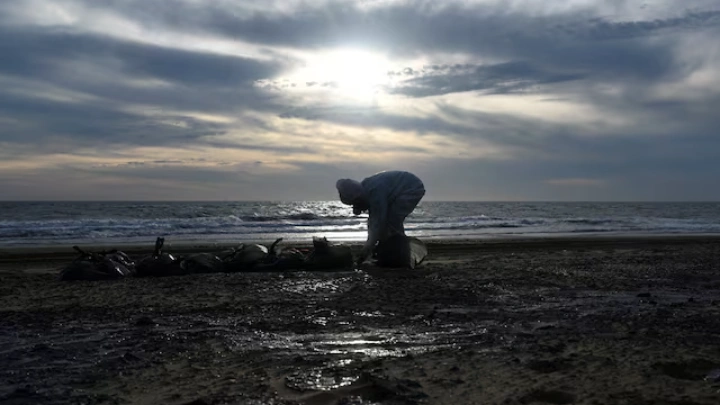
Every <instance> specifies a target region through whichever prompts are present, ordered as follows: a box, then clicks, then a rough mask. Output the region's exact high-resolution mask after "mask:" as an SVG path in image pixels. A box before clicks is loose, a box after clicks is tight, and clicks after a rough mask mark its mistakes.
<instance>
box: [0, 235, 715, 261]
mask: <svg viewBox="0 0 720 405" xmlns="http://www.w3.org/2000/svg"><path fill="white" fill-rule="evenodd" d="M330 240H331V241H332V239H330ZM422 240H423V242H425V243H426V245H427V247H428V253H429V255H433V254H441V255H446V254H453V253H467V252H483V251H521V250H538V249H542V250H549V251H553V250H563V249H589V248H620V247H625V248H640V247H650V246H654V245H683V244H693V245H697V244H720V234H646V235H640V234H632V235H629V234H613V235H607V234H604V235H582V236H580V235H578V236H567V235H562V236H560V235H558V236H555V235H542V236H527V235H523V236H517V237H514V236H508V237H490V238H438V239H432V238H429V239H422ZM244 243H247V244H252V243H260V244H264V245H269V244H270V243H272V241H267V240H260V241H245V242H244ZM339 243H343V244H347V245H350V246H351V248H352V249H353V250H354V251H355V250H359V249H360V247H361V246H362V242H361V241H349V242H339ZM239 244H240V242H238V243H214V242H203V241H192V242H190V241H188V242H172V241H170V242H168V240H167V239H166V243H165V248H164V250H165V251H167V252H169V253H173V254H175V255H183V254H192V253H199V252H220V251H222V250H227V249H230V248H233V247H237V246H238V245H239ZM280 245H281V246H292V247H299V248H307V247H312V240H307V241H294V240H288V241H287V242H285V241H283V242H280ZM72 246H73V245H36V246H0V264H2V265H3V267H8V265H12V264H17V263H38V262H59V261H66V260H72V259H73V258H75V257H76V256H77V252H76V251H75V250H73V248H72ZM77 246H79V247H81V248H83V249H84V250H90V251H102V250H111V249H118V250H122V251H123V252H125V253H127V254H129V255H131V256H141V255H146V254H150V253H151V252H152V251H153V249H154V240H153V241H151V242H148V243H147V244H138V243H125V244H123V243H118V244H103V243H92V244H77Z"/></svg>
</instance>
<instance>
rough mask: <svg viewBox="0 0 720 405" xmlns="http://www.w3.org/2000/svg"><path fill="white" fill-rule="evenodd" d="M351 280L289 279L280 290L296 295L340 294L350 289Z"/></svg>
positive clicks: (281, 285) (282, 284)
mask: <svg viewBox="0 0 720 405" xmlns="http://www.w3.org/2000/svg"><path fill="white" fill-rule="evenodd" d="M351 281H352V280H351V279H350V278H339V279H331V280H319V279H289V280H284V281H283V282H282V283H281V284H280V289H281V290H283V291H287V292H291V293H295V294H308V293H322V294H330V293H338V292H342V291H344V290H345V289H346V288H349V285H350V282H351Z"/></svg>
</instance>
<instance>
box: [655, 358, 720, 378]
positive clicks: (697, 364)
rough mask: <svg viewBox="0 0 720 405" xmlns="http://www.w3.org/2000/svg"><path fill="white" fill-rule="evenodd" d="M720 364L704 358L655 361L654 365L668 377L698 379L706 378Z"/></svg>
mask: <svg viewBox="0 0 720 405" xmlns="http://www.w3.org/2000/svg"><path fill="white" fill-rule="evenodd" d="M719 365H720V364H718V363H715V362H712V361H708V360H705V359H691V360H686V361H680V362H663V363H656V364H655V365H654V367H655V368H656V369H657V370H659V371H660V372H662V373H663V374H665V375H667V376H668V377H672V378H677V379H679V380H689V381H699V380H704V379H706V378H707V376H708V375H710V373H711V372H712V371H713V370H715V369H717V368H718V366H719Z"/></svg>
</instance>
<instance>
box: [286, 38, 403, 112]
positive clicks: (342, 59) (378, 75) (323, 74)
mask: <svg viewBox="0 0 720 405" xmlns="http://www.w3.org/2000/svg"><path fill="white" fill-rule="evenodd" d="M391 69H392V68H391V64H390V62H389V61H388V60H387V59H385V58H384V57H382V56H381V55H379V54H376V53H373V52H370V51H364V50H356V49H342V50H334V51H329V52H323V53H318V54H312V55H309V56H308V58H307V59H306V64H305V66H304V67H303V68H301V69H299V70H298V71H297V72H296V74H294V75H293V76H294V78H295V80H298V81H300V82H301V83H303V84H304V85H305V87H308V88H320V89H327V90H331V91H333V92H334V93H335V94H336V95H338V96H340V97H343V98H348V99H357V100H367V99H371V98H373V97H374V96H375V95H376V94H377V92H378V91H380V90H381V88H382V86H383V85H385V84H386V83H387V82H388V72H389V71H390V70H391Z"/></svg>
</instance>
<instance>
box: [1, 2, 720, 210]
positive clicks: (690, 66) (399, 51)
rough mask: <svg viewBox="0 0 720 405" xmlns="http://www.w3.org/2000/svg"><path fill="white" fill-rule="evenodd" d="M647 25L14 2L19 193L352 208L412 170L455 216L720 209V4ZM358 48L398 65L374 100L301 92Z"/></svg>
mask: <svg viewBox="0 0 720 405" xmlns="http://www.w3.org/2000/svg"><path fill="white" fill-rule="evenodd" d="M637 6H638V5H637V3H635V2H632V1H615V2H599V1H585V2H565V3H557V4H549V3H542V2H534V1H523V0H518V1H514V2H493V1H471V2H462V3H460V2H442V3H438V2H430V1H389V2H384V1H383V2H370V3H368V2H361V1H357V2H336V1H330V2H327V1H311V2H294V1H292V2H291V1H278V2H272V3H271V2H228V1H225V2H212V3H207V2H197V1H189V0H188V1H167V0H143V1H135V0H132V1H107V2H95V1H89V0H55V1H51V0H33V1H29V2H5V3H2V4H0V57H2V58H3V61H4V62H3V63H1V64H0V88H1V89H2V90H0V187H2V188H3V190H5V191H7V192H8V194H7V195H13V196H20V197H21V196H22V195H27V196H29V197H31V196H40V195H41V194H39V193H40V191H37V190H36V191H33V190H35V189H43V187H46V188H44V189H43V190H44V191H43V193H44V194H42V195H43V196H45V197H43V198H52V195H56V196H57V195H61V194H63V193H64V192H66V193H67V194H68V195H70V194H72V195H76V196H79V197H83V196H84V197H88V196H91V195H93V194H92V191H89V190H90V189H89V188H90V187H102V185H103V184H106V185H107V184H110V185H121V186H122V187H124V188H123V190H124V194H123V193H120V192H119V191H118V192H117V193H116V194H118V193H119V194H123V195H135V196H137V198H151V197H152V195H153V187H155V188H156V189H157V190H158V191H157V192H158V193H160V190H162V193H163V195H165V196H172V198H190V197H192V196H193V195H207V196H212V197H213V198H240V199H247V198H278V199H287V198H289V199H294V198H313V197H317V198H334V197H335V196H334V192H333V188H332V187H331V186H332V184H333V179H334V178H335V177H337V176H340V175H341V174H342V175H343V176H346V177H361V176H362V175H363V174H364V173H368V174H369V173H370V172H372V171H376V170H385V169H392V168H408V169H411V170H414V171H417V172H418V173H420V174H421V177H423V179H427V181H426V183H427V185H428V190H429V197H431V198H438V199H454V198H457V199H474V198H484V199H485V198H489V199H493V198H500V199H502V198H509V199H523V198H526V199H547V198H568V199H576V198H580V197H582V198H585V197H588V198H590V197H592V198H597V199H612V198H620V199H633V198H637V199H645V198H665V199H668V198H671V197H673V196H676V195H681V196H683V197H687V198H702V199H710V198H720V195H718V194H717V193H718V191H715V190H716V188H713V187H710V186H709V185H711V184H714V183H713V181H715V180H713V179H716V178H717V176H719V175H720V165H719V164H718V163H717V162H718V161H720V141H719V140H718V137H717V128H718V127H720V118H718V116H717V113H716V112H715V111H714V108H713V107H714V106H716V105H718V103H719V102H720V74H718V73H717V72H718V71H719V69H720V45H719V43H718V41H717V40H716V38H717V37H718V35H720V7H718V5H717V4H716V2H712V1H705V0H698V1H689V2H684V3H682V5H680V4H679V3H677V2H671V1H658V2H654V3H652V4H650V5H649V6H648V7H644V8H640V7H637ZM348 49H356V50H357V49H360V50H364V51H367V55H370V56H372V55H376V56H378V58H377V59H378V60H381V59H382V60H385V59H387V60H389V62H388V65H387V69H384V68H383V69H381V70H380V72H381V75H382V72H385V71H387V72H388V74H387V76H386V77H385V78H381V79H387V80H385V81H383V80H378V82H377V83H375V85H376V86H375V90H376V91H374V92H372V94H370V92H364V91H361V90H363V89H359V90H358V89H357V84H358V83H364V82H363V80H365V79H366V78H365V76H363V74H364V73H365V71H366V70H370V69H376V68H377V66H371V65H369V64H368V65H365V64H364V63H366V62H368V61H366V60H363V59H358V60H351V61H346V62H348V63H347V66H345V65H344V64H339V65H338V66H334V65H333V66H326V69H319V70H318V72H319V73H318V72H316V73H317V74H314V75H310V76H308V77H307V78H306V77H304V76H297V75H295V76H294V74H295V73H297V70H298V69H302V68H306V67H308V66H310V67H312V66H317V65H322V61H325V60H328V59H323V58H324V57H325V56H327V53H328V52H331V51H334V50H338V51H342V50H348ZM342 54H343V55H345V54H347V55H352V52H350V53H342ZM368 59H371V58H368ZM321 67H322V66H321ZM342 69H346V70H348V72H338V70H342ZM334 75H335V76H334ZM338 75H339V76H342V78H343V79H344V81H345V82H344V81H343V80H338ZM325 76H327V77H325ZM347 82H350V85H351V86H348V83H347ZM352 85H356V87H355V88H353V86H352ZM348 87H350V89H348ZM353 91H356V92H357V94H356V93H353ZM257 162H262V163H260V164H258V163H257ZM663 181H667V183H668V184H669V185H671V186H668V187H661V185H662V184H663ZM61 183H62V184H64V185H65V186H64V187H61V186H58V185H57V184H61ZM327 184H329V185H330V186H327ZM184 185H185V186H187V187H185V188H184ZM649 185H656V186H657V187H660V189H661V190H660V191H657V190H655V191H653V189H651V188H650V186H649ZM601 186H602V187H601ZM188 190H191V191H188ZM578 190H582V192H583V193H586V194H583V195H582V196H581V195H580V194H578V193H580V191H578ZM29 197H28V198H29ZM8 198H9V197H8Z"/></svg>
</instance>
